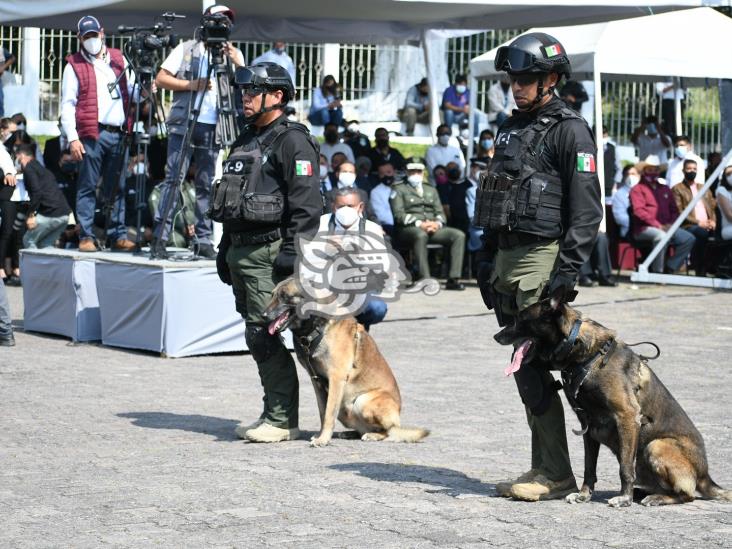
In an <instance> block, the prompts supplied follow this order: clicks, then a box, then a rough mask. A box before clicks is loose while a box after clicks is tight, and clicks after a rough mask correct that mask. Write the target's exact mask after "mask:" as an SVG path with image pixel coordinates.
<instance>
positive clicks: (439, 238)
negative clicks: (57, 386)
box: [389, 162, 465, 290]
mask: <svg viewBox="0 0 732 549" xmlns="http://www.w3.org/2000/svg"><path fill="white" fill-rule="evenodd" d="M423 180H424V165H423V164H420V163H418V162H413V163H410V164H407V180H406V182H401V183H396V184H394V186H393V187H392V191H391V195H390V197H389V204H390V205H391V210H392V212H393V214H394V227H395V230H396V238H397V242H398V243H399V245H400V246H404V247H406V248H409V249H411V250H412V253H413V254H414V259H415V261H416V262H417V266H418V268H419V277H420V278H426V277H429V276H430V268H429V261H428V257H427V244H441V245H442V246H449V248H450V274H449V277H448V279H447V284H446V285H445V288H446V289H447V290H464V289H465V286H464V285H463V284H462V283H461V282H460V281H459V280H458V279H459V278H460V274H461V272H462V268H463V254H464V252H465V234H464V233H463V232H462V231H459V230H458V229H455V228H454V227H447V222H446V219H445V214H444V212H443V209H442V203H441V202H440V196H439V194H438V193H437V189H436V188H435V187H434V186H433V185H432V184H431V183H426V182H424V181H423Z"/></svg>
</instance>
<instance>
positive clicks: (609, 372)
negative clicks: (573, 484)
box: [494, 289, 732, 507]
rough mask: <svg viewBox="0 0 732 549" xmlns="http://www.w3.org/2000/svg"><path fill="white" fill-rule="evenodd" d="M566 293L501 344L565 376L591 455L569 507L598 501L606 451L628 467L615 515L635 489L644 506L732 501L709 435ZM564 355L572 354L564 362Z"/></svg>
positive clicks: (522, 320)
mask: <svg viewBox="0 0 732 549" xmlns="http://www.w3.org/2000/svg"><path fill="white" fill-rule="evenodd" d="M560 292H561V289H560ZM560 292H558V293H555V295H554V296H552V297H551V298H548V299H545V300H543V301H540V302H539V303H536V304H534V305H532V306H531V307H528V308H527V309H525V310H524V311H522V312H521V313H520V314H519V316H518V319H517V321H516V323H515V324H514V325H513V326H507V327H506V328H504V329H503V330H501V331H500V332H498V333H497V334H496V335H495V336H494V337H495V339H496V341H498V343H500V344H502V345H518V346H519V347H522V348H523V349H522V350H525V351H526V352H527V353H528V354H527V355H526V358H525V359H524V364H525V365H524V366H523V367H524V368H527V367H529V368H530V367H531V366H530V365H527V364H528V362H530V361H531V358H532V357H533V356H535V354H538V355H539V356H541V357H542V358H543V359H544V360H547V361H551V362H553V365H554V366H555V367H556V368H557V369H559V370H561V371H562V381H563V385H564V390H565V394H567V399H568V400H569V402H570V404H571V405H572V408H573V409H574V410H575V412H577V415H578V417H579V419H580V422H581V423H582V424H583V427H584V429H583V433H582V434H583V439H584V447H585V473H584V483H583V484H582V489H581V490H580V491H579V493H575V494H570V495H569V496H567V498H566V500H567V502H569V503H580V502H587V501H590V499H591V498H592V492H593V490H594V488H595V482H596V481H597V473H596V470H597V455H598V453H599V451H600V444H604V445H605V446H607V447H608V448H610V449H611V450H612V451H613V453H614V454H615V455H616V456H617V458H618V461H619V463H620V483H621V491H620V495H619V496H616V497H613V498H611V499H610V500H609V502H608V503H609V504H610V505H611V506H613V507H625V506H629V505H630V504H631V503H632V501H633V488H634V487H637V488H639V489H640V491H641V492H642V493H645V494H648V495H647V496H646V497H645V498H644V499H643V500H642V501H641V503H642V504H643V505H668V504H672V503H685V502H689V501H693V500H694V498H695V496H696V493H697V492H698V493H699V494H701V495H702V496H703V497H705V498H710V499H716V500H723V501H732V491H730V490H723V489H722V488H720V487H719V486H718V485H717V484H715V483H714V481H713V480H712V479H711V478H710V476H709V471H708V466H707V456H706V452H705V450H704V440H703V439H702V436H701V434H700V433H699V431H697V429H696V427H695V426H694V424H693V423H692V422H691V420H690V419H689V416H687V415H686V413H685V412H684V410H683V409H682V408H681V406H680V405H679V403H678V402H676V400H675V399H674V397H673V396H671V393H670V392H669V391H668V389H666V387H665V386H664V385H663V383H661V381H660V380H659V379H658V378H657V377H656V374H654V373H653V370H651V369H650V368H649V367H648V365H647V364H646V360H644V359H642V358H641V357H640V356H638V355H637V354H636V353H634V352H633V351H632V350H631V349H630V348H629V347H628V345H627V344H625V343H624V342H622V341H620V340H619V339H617V336H616V334H615V332H614V331H612V330H608V329H607V328H605V327H604V326H601V325H600V324H598V323H596V322H594V321H592V320H589V319H586V318H585V319H583V318H582V317H581V314H580V313H579V311H576V310H575V309H572V308H571V307H569V306H568V305H566V304H563V303H562V302H561V293H560ZM579 322H581V323H579ZM577 327H578V328H579V329H578V330H577ZM573 331H574V332H575V335H576V339H575V340H574V341H572V338H571V335H572V332H573ZM566 342H569V343H568V344H567V343H566ZM558 349H562V350H563V351H566V352H565V353H562V354H564V355H565V356H564V358H562V359H561V360H559V361H557V359H556V358H557V356H556V355H557V350H558ZM567 353H568V354H567ZM527 359H528V360H527ZM578 434H579V433H578Z"/></svg>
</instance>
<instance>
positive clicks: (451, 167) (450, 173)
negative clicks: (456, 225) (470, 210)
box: [437, 162, 463, 220]
mask: <svg viewBox="0 0 732 549" xmlns="http://www.w3.org/2000/svg"><path fill="white" fill-rule="evenodd" d="M445 174H446V175H447V185H439V184H438V185H437V192H438V193H439V194H440V201H441V202H442V206H443V207H444V208H445V215H447V218H448V220H449V219H450V215H451V214H450V200H451V195H452V192H453V191H454V190H455V187H457V186H458V185H459V184H460V183H461V181H462V180H463V172H462V170H461V169H460V168H459V167H458V165H457V163H456V162H450V163H449V164H448V165H447V166H445Z"/></svg>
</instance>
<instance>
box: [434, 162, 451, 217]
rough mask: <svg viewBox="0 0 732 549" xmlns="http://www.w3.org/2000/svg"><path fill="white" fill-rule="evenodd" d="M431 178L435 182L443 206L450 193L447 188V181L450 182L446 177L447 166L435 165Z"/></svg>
mask: <svg viewBox="0 0 732 549" xmlns="http://www.w3.org/2000/svg"><path fill="white" fill-rule="evenodd" d="M431 179H432V181H434V183H435V188H436V189H437V194H439V195H440V202H442V205H443V207H444V205H445V203H446V202H445V201H446V200H447V199H448V198H449V194H450V192H449V190H448V183H449V182H450V180H449V179H448V177H447V166H443V165H442V164H439V165H437V166H435V169H434V170H432V177H431ZM443 197H444V200H443Z"/></svg>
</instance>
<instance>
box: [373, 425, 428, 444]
mask: <svg viewBox="0 0 732 549" xmlns="http://www.w3.org/2000/svg"><path fill="white" fill-rule="evenodd" d="M386 434H387V437H386V438H385V439H384V440H386V441H387V442H419V441H420V440H422V439H423V438H424V437H426V436H427V435H429V434H430V432H429V431H428V430H427V429H420V428H419V427H392V428H391V429H389V430H388V431H387V432H386Z"/></svg>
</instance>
